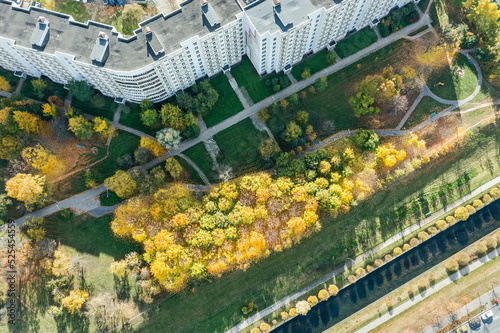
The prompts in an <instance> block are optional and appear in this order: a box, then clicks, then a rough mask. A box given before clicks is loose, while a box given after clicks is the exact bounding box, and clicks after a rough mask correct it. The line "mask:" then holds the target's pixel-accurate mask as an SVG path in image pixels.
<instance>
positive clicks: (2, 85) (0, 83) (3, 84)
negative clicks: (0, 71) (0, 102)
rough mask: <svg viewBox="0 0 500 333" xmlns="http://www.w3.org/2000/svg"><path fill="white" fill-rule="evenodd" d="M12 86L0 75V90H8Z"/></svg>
mask: <svg viewBox="0 0 500 333" xmlns="http://www.w3.org/2000/svg"><path fill="white" fill-rule="evenodd" d="M11 89H12V87H11V86H10V83H9V81H7V80H6V79H5V78H4V77H3V76H0V90H4V91H10V90H11Z"/></svg>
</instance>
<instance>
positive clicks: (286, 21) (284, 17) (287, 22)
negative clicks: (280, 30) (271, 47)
mask: <svg viewBox="0 0 500 333" xmlns="http://www.w3.org/2000/svg"><path fill="white" fill-rule="evenodd" d="M273 11H274V14H276V16H277V17H278V19H279V21H280V23H281V24H282V25H283V27H285V28H288V27H289V26H292V25H293V21H292V18H291V17H290V15H289V13H287V12H286V10H285V9H284V8H283V6H281V1H280V0H274V6H273Z"/></svg>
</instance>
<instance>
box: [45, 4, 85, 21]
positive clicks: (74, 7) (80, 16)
mask: <svg viewBox="0 0 500 333" xmlns="http://www.w3.org/2000/svg"><path fill="white" fill-rule="evenodd" d="M87 8H88V7H87V6H85V5H83V4H82V3H80V2H76V1H56V2H55V9H54V10H55V11H57V12H60V13H64V14H68V15H71V16H73V18H74V19H75V20H76V21H78V22H85V21H87V20H90V19H91V18H92V12H91V11H90V12H89V10H87Z"/></svg>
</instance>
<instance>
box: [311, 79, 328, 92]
mask: <svg viewBox="0 0 500 333" xmlns="http://www.w3.org/2000/svg"><path fill="white" fill-rule="evenodd" d="M314 86H315V87H316V90H317V91H324V90H325V89H326V88H328V79H327V78H326V77H324V76H323V77H320V78H319V79H318V80H316V82H315V83H314Z"/></svg>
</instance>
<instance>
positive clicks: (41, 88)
mask: <svg viewBox="0 0 500 333" xmlns="http://www.w3.org/2000/svg"><path fill="white" fill-rule="evenodd" d="M31 85H32V86H33V90H34V91H35V95H36V96H37V97H38V98H39V99H42V98H43V97H44V96H45V89H47V82H45V81H44V80H42V79H36V80H32V81H31Z"/></svg>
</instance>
